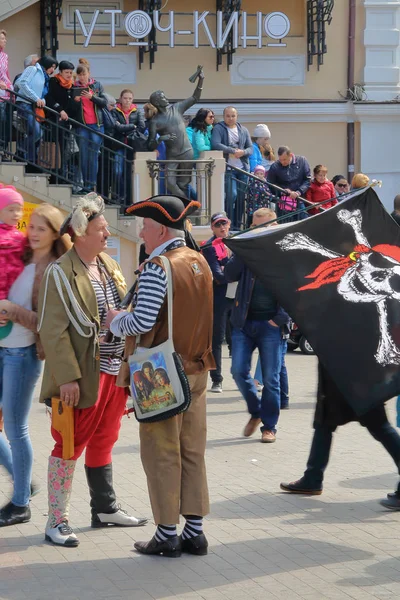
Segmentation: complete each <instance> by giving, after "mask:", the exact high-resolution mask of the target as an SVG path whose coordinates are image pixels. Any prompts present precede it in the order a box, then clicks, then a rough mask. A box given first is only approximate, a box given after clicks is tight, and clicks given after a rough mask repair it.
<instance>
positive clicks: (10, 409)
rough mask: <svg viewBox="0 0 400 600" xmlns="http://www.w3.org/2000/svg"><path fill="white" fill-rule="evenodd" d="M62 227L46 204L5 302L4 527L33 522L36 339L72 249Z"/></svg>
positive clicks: (1, 393)
mask: <svg viewBox="0 0 400 600" xmlns="http://www.w3.org/2000/svg"><path fill="white" fill-rule="evenodd" d="M62 221H63V216H62V214H61V212H60V211H59V210H58V209H57V208H55V207H54V206H51V205H49V204H41V205H40V206H39V207H38V208H36V209H35V210H34V211H33V213H32V215H31V218H30V221H29V224H28V247H27V250H26V255H25V257H24V258H25V268H24V270H23V271H22V273H21V274H20V276H19V277H18V279H17V280H16V281H15V282H14V284H13V285H12V287H11V290H10V292H9V295H8V300H1V301H0V319H1V320H0V328H1V327H4V326H6V325H7V324H8V322H9V321H11V322H12V324H13V326H12V329H11V331H10V333H9V334H8V335H7V336H6V337H4V338H2V339H0V406H1V408H2V410H3V418H4V432H5V434H6V436H7V439H8V441H7V440H6V438H5V436H4V432H3V433H2V434H0V464H1V465H3V466H4V467H5V468H6V469H7V471H8V472H9V473H10V475H11V477H12V479H13V481H14V490H13V495H12V498H11V501H10V502H9V503H8V504H6V505H5V506H4V507H3V508H1V509H0V527H6V526H7V525H15V524H17V523H25V522H26V521H29V520H30V518H31V511H30V508H29V498H30V495H31V478H32V462H33V454H32V445H31V440H30V437H29V425H28V419H29V413H30V409H31V405H32V398H33V391H34V388H35V384H36V382H37V380H38V378H39V375H40V372H41V365H42V363H41V360H43V358H44V356H43V352H42V350H41V347H40V341H39V340H38V337H37V334H36V330H37V314H36V309H37V301H38V294H39V286H40V282H41V280H42V277H43V274H44V272H45V270H46V268H47V265H48V264H49V263H50V262H53V261H54V260H56V259H57V258H59V257H60V256H61V255H62V254H64V252H65V251H66V250H67V249H68V247H69V245H70V244H69V243H68V242H65V241H64V240H63V239H61V238H60V236H59V233H58V232H59V230H60V227H61V224H62Z"/></svg>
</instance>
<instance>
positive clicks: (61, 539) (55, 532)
mask: <svg viewBox="0 0 400 600" xmlns="http://www.w3.org/2000/svg"><path fill="white" fill-rule="evenodd" d="M45 540H46V541H47V542H51V543H52V544H55V545H56V546H65V547H67V548H76V546H79V540H78V538H77V537H76V535H75V533H74V532H73V529H72V527H70V526H69V525H68V521H64V522H63V523H59V524H58V525H57V527H46V530H45Z"/></svg>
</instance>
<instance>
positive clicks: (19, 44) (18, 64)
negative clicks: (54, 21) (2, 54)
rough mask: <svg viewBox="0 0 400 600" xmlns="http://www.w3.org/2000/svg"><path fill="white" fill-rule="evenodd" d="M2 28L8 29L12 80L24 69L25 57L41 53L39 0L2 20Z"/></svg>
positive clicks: (8, 50)
mask: <svg viewBox="0 0 400 600" xmlns="http://www.w3.org/2000/svg"><path fill="white" fill-rule="evenodd" d="M1 29H5V30H6V31H7V48H6V52H7V54H8V64H9V71H10V76H11V81H13V79H14V77H15V76H16V75H17V74H18V73H21V72H22V71H23V70H24V58H25V57H26V56H29V54H40V14H39V2H37V3H36V4H33V5H32V6H29V7H28V8H26V9H25V10H22V11H21V12H19V13H17V14H15V15H13V16H12V17H10V18H9V19H4V20H3V21H1Z"/></svg>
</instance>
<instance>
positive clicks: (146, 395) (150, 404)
mask: <svg viewBox="0 0 400 600" xmlns="http://www.w3.org/2000/svg"><path fill="white" fill-rule="evenodd" d="M160 258H161V260H162V262H163V264H164V268H165V270H166V273H167V280H168V289H167V300H168V339H167V340H166V341H165V342H163V343H162V344H159V345H158V346H155V347H154V348H142V347H140V340H139V342H138V345H137V346H136V350H135V353H134V354H132V355H131V356H130V357H129V359H128V361H129V371H130V387H131V394H132V400H133V407H134V409H135V416H136V419H137V420H138V421H139V422H140V423H153V422H155V421H162V420H164V419H169V418H171V417H174V416H175V415H178V414H179V413H181V412H183V411H185V410H187V409H188V408H189V406H190V402H191V400H192V397H191V392H190V386H189V381H188V378H187V375H186V373H185V370H184V368H183V363H182V359H181V357H180V355H179V354H178V353H177V352H175V348H174V343H173V340H172V331H173V329H172V304H173V290H172V272H171V266H170V263H169V260H168V259H167V258H166V257H165V256H160Z"/></svg>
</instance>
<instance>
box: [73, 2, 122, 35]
mask: <svg viewBox="0 0 400 600" xmlns="http://www.w3.org/2000/svg"><path fill="white" fill-rule="evenodd" d="M123 4H124V3H123V0H114V1H111V2H110V0H88V1H87V2H85V3H84V2H82V0H81V2H79V0H76V1H75V2H74V1H73V0H66V1H65V2H64V3H63V25H64V29H74V16H75V11H76V10H79V11H80V13H81V17H82V19H83V22H84V23H85V25H86V27H89V26H90V23H91V21H92V18H93V13H94V12H95V10H99V11H100V14H99V17H98V19H97V22H96V29H97V30H104V31H109V30H110V23H111V15H110V14H105V15H104V14H101V13H102V12H103V11H104V10H105V9H114V10H124V6H123ZM123 20H124V15H122V14H120V15H115V24H116V29H121V28H122V24H123ZM76 27H77V31H80V27H79V23H78V22H77V20H76Z"/></svg>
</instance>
